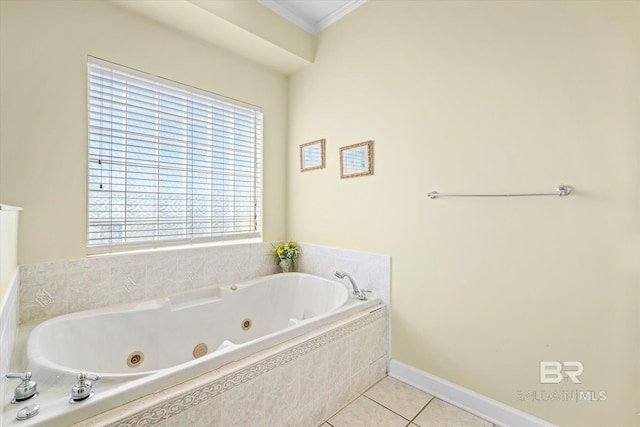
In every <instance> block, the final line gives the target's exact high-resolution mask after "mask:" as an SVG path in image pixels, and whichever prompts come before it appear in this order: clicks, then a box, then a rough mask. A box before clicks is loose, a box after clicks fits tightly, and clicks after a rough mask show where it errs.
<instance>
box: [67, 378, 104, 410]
mask: <svg viewBox="0 0 640 427" xmlns="http://www.w3.org/2000/svg"><path fill="white" fill-rule="evenodd" d="M77 379H78V382H77V383H76V384H75V385H74V386H73V387H71V398H70V399H69V403H76V402H81V401H83V400H85V399H88V398H90V397H91V396H93V383H92V381H98V380H99V379H100V377H99V376H98V375H92V374H88V373H86V372H80V373H79V374H78V377H77Z"/></svg>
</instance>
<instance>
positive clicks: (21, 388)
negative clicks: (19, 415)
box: [6, 372, 38, 403]
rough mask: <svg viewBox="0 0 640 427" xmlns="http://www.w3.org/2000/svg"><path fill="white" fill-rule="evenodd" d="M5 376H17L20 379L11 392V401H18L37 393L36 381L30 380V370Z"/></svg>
mask: <svg viewBox="0 0 640 427" xmlns="http://www.w3.org/2000/svg"><path fill="white" fill-rule="evenodd" d="M6 376H7V378H18V379H20V380H22V382H21V383H20V384H18V386H17V387H16V389H15V390H14V392H13V400H11V403H18V402H22V401H25V400H27V399H31V398H32V397H35V396H37V395H38V383H36V382H35V381H31V372H24V373H10V374H7V375H6Z"/></svg>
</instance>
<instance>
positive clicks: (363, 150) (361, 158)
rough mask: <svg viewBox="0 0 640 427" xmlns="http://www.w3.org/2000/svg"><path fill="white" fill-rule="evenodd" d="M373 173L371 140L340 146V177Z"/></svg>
mask: <svg viewBox="0 0 640 427" xmlns="http://www.w3.org/2000/svg"><path fill="white" fill-rule="evenodd" d="M364 175H373V141H366V142H361V143H360V144H354V145H349V146H347V147H342V148H340V178H353V177H356V176H364Z"/></svg>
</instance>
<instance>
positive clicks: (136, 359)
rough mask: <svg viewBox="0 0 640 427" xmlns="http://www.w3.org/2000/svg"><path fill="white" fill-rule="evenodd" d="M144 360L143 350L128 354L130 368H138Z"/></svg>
mask: <svg viewBox="0 0 640 427" xmlns="http://www.w3.org/2000/svg"><path fill="white" fill-rule="evenodd" d="M143 360H144V354H143V353H142V352H141V351H134V352H133V353H131V354H130V355H129V356H127V365H129V367H130V368H137V367H138V366H140V364H141V363H142V361H143Z"/></svg>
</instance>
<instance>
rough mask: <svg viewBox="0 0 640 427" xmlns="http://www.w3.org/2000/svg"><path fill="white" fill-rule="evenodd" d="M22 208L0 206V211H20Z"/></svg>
mask: <svg viewBox="0 0 640 427" xmlns="http://www.w3.org/2000/svg"><path fill="white" fill-rule="evenodd" d="M21 210H22V208H21V207H18V206H10V205H2V204H0V211H21Z"/></svg>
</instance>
